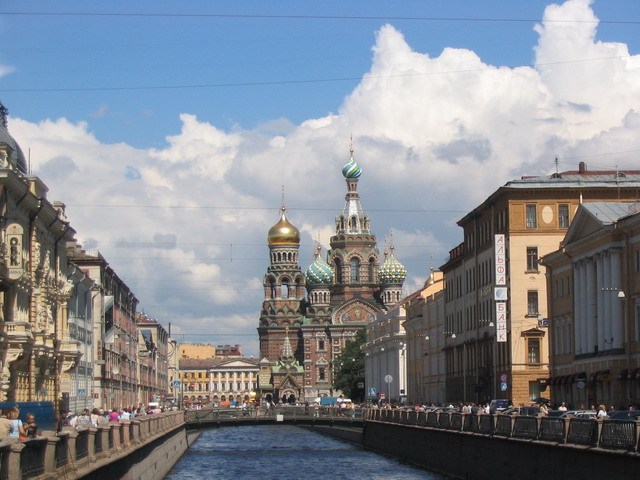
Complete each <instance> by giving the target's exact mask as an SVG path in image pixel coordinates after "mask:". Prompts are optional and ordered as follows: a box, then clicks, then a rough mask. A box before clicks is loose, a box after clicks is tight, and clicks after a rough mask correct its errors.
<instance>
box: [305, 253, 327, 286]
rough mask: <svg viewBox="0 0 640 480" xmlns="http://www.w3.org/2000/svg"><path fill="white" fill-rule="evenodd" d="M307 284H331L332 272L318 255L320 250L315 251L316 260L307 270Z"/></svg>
mask: <svg viewBox="0 0 640 480" xmlns="http://www.w3.org/2000/svg"><path fill="white" fill-rule="evenodd" d="M306 277H307V283H308V284H309V285H331V283H333V270H332V269H331V267H330V266H329V264H328V263H327V262H325V261H324V260H323V259H322V256H321V255H320V248H318V250H317V251H316V260H315V262H313V263H312V264H311V265H309V268H307V273H306Z"/></svg>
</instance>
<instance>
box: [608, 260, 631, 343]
mask: <svg viewBox="0 0 640 480" xmlns="http://www.w3.org/2000/svg"><path fill="white" fill-rule="evenodd" d="M621 257H622V252H621V251H620V250H614V251H612V252H611V281H612V282H614V283H615V285H613V284H612V285H611V286H612V287H613V288H618V289H620V290H616V291H612V292H610V293H611V295H609V297H611V327H612V332H611V338H612V339H613V341H612V345H611V348H622V347H623V346H624V318H623V317H624V316H623V313H622V312H623V308H622V306H623V303H624V301H625V299H624V298H619V297H618V293H619V292H620V291H623V290H622V286H623V282H622V271H621V263H622V259H621ZM625 293H626V294H629V293H630V292H625Z"/></svg>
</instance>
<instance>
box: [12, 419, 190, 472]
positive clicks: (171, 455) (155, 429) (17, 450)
mask: <svg viewBox="0 0 640 480" xmlns="http://www.w3.org/2000/svg"><path fill="white" fill-rule="evenodd" d="M188 447H189V441H188V437H187V431H186V429H185V422H184V412H182V411H176V412H169V413H163V414H157V415H148V416H144V417H136V418H135V419H134V420H132V421H122V422H113V423H109V424H107V425H101V426H99V427H98V428H87V429H83V430H79V431H74V430H69V431H64V432H61V433H59V434H57V435H54V434H53V433H52V432H50V434H48V435H42V436H39V437H37V438H34V439H31V440H27V441H24V442H19V441H18V439H10V440H3V441H2V442H0V479H5V478H6V479H11V480H20V479H23V478H29V479H35V480H45V479H46V480H49V479H54V478H65V479H87V480H89V479H90V480H102V479H105V480H116V479H126V480H158V479H161V478H163V477H164V476H165V475H166V474H167V473H168V472H169V470H171V468H172V467H173V465H174V464H175V463H176V462H177V461H178V459H179V458H180V457H181V456H182V454H183V453H184V452H185V451H186V450H187V449H188Z"/></svg>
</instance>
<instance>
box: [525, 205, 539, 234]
mask: <svg viewBox="0 0 640 480" xmlns="http://www.w3.org/2000/svg"><path fill="white" fill-rule="evenodd" d="M526 215H527V218H526V225H527V228H537V227H538V218H537V216H536V206H535V205H527V213H526Z"/></svg>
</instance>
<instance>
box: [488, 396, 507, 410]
mask: <svg viewBox="0 0 640 480" xmlns="http://www.w3.org/2000/svg"><path fill="white" fill-rule="evenodd" d="M510 403H511V402H509V400H507V399H506V398H496V399H494V400H491V403H490V404H489V413H500V412H503V411H504V410H506V409H507V408H509V404H510Z"/></svg>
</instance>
